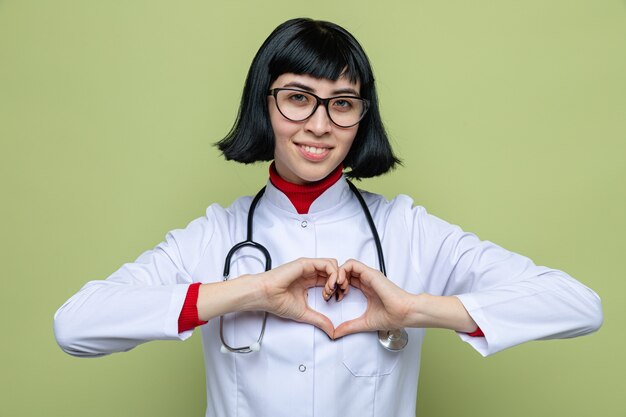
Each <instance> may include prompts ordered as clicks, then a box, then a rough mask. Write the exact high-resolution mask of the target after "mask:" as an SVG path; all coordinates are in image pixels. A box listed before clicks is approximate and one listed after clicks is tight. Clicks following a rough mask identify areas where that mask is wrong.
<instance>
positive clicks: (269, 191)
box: [264, 175, 351, 217]
mask: <svg viewBox="0 0 626 417" xmlns="http://www.w3.org/2000/svg"><path fill="white" fill-rule="evenodd" d="M346 181H347V180H346V178H345V176H343V175H342V176H341V178H340V179H339V180H338V181H337V182H335V183H334V184H333V185H331V186H330V187H328V189H326V191H324V192H323V193H322V194H321V195H320V196H319V197H317V198H316V199H315V201H313V204H311V207H310V208H309V212H308V215H309V216H315V215H316V214H321V213H322V212H325V211H327V210H333V209H336V208H338V206H339V205H341V204H342V203H344V204H345V202H346V201H348V200H347V199H346V197H347V196H348V197H351V191H350V187H349V186H348V183H347V182H346ZM264 198H266V199H267V201H268V202H269V203H270V204H272V205H274V206H276V207H278V208H279V209H282V210H285V211H287V212H289V213H292V214H293V215H295V216H302V217H307V214H304V215H301V214H298V212H297V210H296V208H295V207H294V206H293V204H291V201H290V200H289V197H287V196H286V195H285V194H284V193H283V192H282V191H280V190H279V189H278V188H276V187H275V186H274V185H273V184H272V182H271V181H269V180H268V181H267V186H266V188H265V196H264Z"/></svg>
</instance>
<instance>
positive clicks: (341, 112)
mask: <svg viewBox="0 0 626 417" xmlns="http://www.w3.org/2000/svg"><path fill="white" fill-rule="evenodd" d="M268 95H270V96H274V101H275V102H276V108H277V109H278V111H279V112H280V114H282V115H283V116H285V118H287V119H289V120H291V121H292V122H302V121H304V120H306V119H308V118H309V117H311V116H313V113H315V112H316V111H317V108H318V107H319V106H320V104H322V105H323V106H324V108H325V109H326V114H328V118H329V119H330V120H331V122H333V123H334V124H336V125H337V126H339V127H352V126H354V125H356V124H358V123H359V122H360V121H361V119H363V116H365V113H366V112H367V109H368V107H369V101H367V100H365V99H364V98H361V97H355V96H337V97H329V98H320V97H318V96H316V95H315V94H313V93H309V92H306V91H302V90H296V89H293V88H273V89H271V90H270V91H269V93H268Z"/></svg>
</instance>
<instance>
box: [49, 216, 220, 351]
mask: <svg viewBox="0 0 626 417" xmlns="http://www.w3.org/2000/svg"><path fill="white" fill-rule="evenodd" d="M208 213H209V210H207V214H208ZM212 234H213V227H212V225H211V222H210V221H209V220H208V217H203V218H200V219H197V220H194V221H193V222H191V223H190V224H189V225H188V226H187V228H186V229H184V230H174V231H172V232H170V233H168V234H167V236H166V238H165V241H164V242H162V243H160V244H159V245H158V246H157V247H156V248H154V249H152V250H149V251H146V252H144V253H143V254H141V255H140V256H139V258H138V259H137V260H136V261H135V262H132V263H127V264H124V265H123V266H122V267H121V268H119V269H118V270H117V271H116V272H114V273H113V274H112V275H111V276H109V277H108V278H107V279H106V280H99V281H91V282H88V283H87V284H86V285H85V286H84V287H83V288H82V289H80V291H78V293H76V294H75V295H74V296H73V297H71V298H70V299H69V300H68V301H67V302H65V304H63V305H62V306H61V307H60V308H59V310H58V311H57V312H56V314H55V316H54V333H55V337H56V339H57V343H58V344H59V346H61V348H62V349H63V350H64V351H65V352H67V353H69V354H70V355H74V356H102V355H106V354H109V353H113V352H120V351H127V350H130V349H132V348H134V347H135V346H137V345H139V344H141V343H144V342H147V341H150V340H168V339H169V340H172V339H178V340H184V339H186V338H188V337H189V336H190V335H191V333H192V331H191V330H189V331H186V332H183V333H181V334H179V333H178V317H179V315H180V311H181V308H182V305H183V303H184V301H185V296H186V293H187V290H188V288H189V284H191V283H192V282H193V277H192V276H191V274H192V273H193V269H194V267H195V265H196V264H197V263H198V261H199V259H200V257H201V256H202V253H203V251H204V250H205V248H206V247H208V246H209V245H210V241H211V237H212Z"/></svg>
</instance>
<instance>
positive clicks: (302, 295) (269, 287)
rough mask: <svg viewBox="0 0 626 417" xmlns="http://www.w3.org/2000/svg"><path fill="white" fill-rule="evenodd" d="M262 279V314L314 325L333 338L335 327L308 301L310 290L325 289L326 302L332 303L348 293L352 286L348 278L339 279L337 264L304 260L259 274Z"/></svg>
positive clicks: (319, 260) (326, 260) (329, 261)
mask: <svg viewBox="0 0 626 417" xmlns="http://www.w3.org/2000/svg"><path fill="white" fill-rule="evenodd" d="M258 278H259V279H260V284H261V288H262V293H261V294H262V297H261V299H259V303H260V306H259V307H260V308H259V309H260V310H263V311H267V312H270V313H272V314H275V315H277V316H280V317H284V318H287V319H291V320H295V321H298V322H302V323H309V324H312V325H314V326H316V327H319V328H320V329H322V330H323V331H324V332H325V333H326V334H327V335H328V336H329V337H331V338H332V337H333V333H334V326H333V323H332V322H331V321H330V319H329V318H328V317H326V316H325V315H323V314H321V313H320V312H318V311H315V310H313V309H312V308H311V307H309V304H308V302H307V298H308V290H309V288H312V287H325V288H324V290H323V296H324V298H325V299H329V298H330V296H332V294H333V293H334V292H335V291H337V290H338V289H339V290H340V292H339V293H341V294H343V293H344V292H345V291H344V290H347V288H348V285H349V284H348V281H347V279H346V277H345V275H343V276H341V277H340V276H339V274H338V265H337V260H335V259H308V258H300V259H297V260H295V261H293V262H289V263H286V264H284V265H281V266H279V267H277V268H274V269H272V270H270V271H267V272H264V273H262V274H258ZM339 293H338V294H339Z"/></svg>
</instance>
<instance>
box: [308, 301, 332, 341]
mask: <svg viewBox="0 0 626 417" xmlns="http://www.w3.org/2000/svg"><path fill="white" fill-rule="evenodd" d="M299 321H301V322H303V323H308V324H312V325H313V326H315V327H317V328H319V329H321V330H322V331H323V332H324V333H326V334H327V335H328V337H329V338H331V339H332V338H333V334H334V331H335V326H334V325H333V323H332V322H331V321H330V319H329V318H328V317H326V316H325V315H323V314H322V313H320V312H318V311H315V310H312V309H310V308H308V309H307V310H306V311H305V312H304V314H303V315H302V317H300V320H299Z"/></svg>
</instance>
